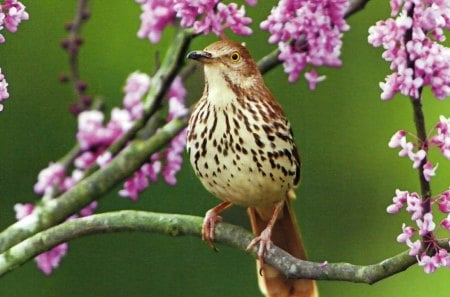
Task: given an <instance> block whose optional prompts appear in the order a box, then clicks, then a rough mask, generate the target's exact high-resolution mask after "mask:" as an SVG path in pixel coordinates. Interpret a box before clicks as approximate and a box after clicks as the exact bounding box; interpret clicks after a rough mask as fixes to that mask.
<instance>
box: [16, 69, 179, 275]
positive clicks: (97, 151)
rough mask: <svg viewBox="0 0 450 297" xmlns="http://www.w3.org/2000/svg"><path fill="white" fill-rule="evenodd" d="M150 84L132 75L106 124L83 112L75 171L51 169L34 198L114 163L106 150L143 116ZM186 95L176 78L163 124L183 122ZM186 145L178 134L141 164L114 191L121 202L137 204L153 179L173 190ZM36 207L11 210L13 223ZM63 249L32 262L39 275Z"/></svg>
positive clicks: (49, 268) (44, 172) (54, 263)
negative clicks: (128, 200) (91, 169)
mask: <svg viewBox="0 0 450 297" xmlns="http://www.w3.org/2000/svg"><path fill="white" fill-rule="evenodd" d="M150 83H151V79H150V77H149V76H148V75H146V74H144V73H140V72H134V73H132V74H131V75H130V76H129V77H128V79H127V82H126V85H125V88H124V90H125V96H124V99H123V103H124V106H125V108H124V109H120V108H114V109H113V110H112V111H111V117H110V120H109V121H108V122H107V123H106V124H104V117H105V116H104V114H103V113H102V112H100V111H96V110H91V111H84V112H82V113H80V114H79V116H78V133H77V140H78V141H79V143H80V148H81V150H82V152H81V153H80V155H79V156H78V157H77V158H75V160H74V167H75V169H74V170H73V171H72V174H71V175H68V174H67V173H66V169H65V168H64V166H63V165H62V164H60V163H50V164H49V166H48V167H47V168H45V169H43V170H42V171H41V172H40V173H39V176H38V181H37V183H36V184H35V185H34V191H35V192H36V193H37V194H40V195H45V196H48V197H52V196H55V194H57V193H60V192H64V191H67V190H68V189H70V188H71V187H73V186H74V185H75V184H76V183H77V182H79V181H80V180H81V178H82V176H83V172H84V171H85V170H86V169H88V168H89V167H91V166H92V165H93V164H95V163H97V164H99V166H101V167H103V166H106V165H107V164H108V163H109V162H110V161H111V160H112V158H113V156H112V155H111V153H110V152H108V151H107V149H108V147H109V146H110V145H111V144H112V143H113V142H114V141H115V140H117V139H118V138H119V137H120V136H122V135H123V134H124V133H126V131H128V129H130V127H131V126H132V125H133V123H134V122H135V121H136V120H138V119H140V118H141V117H142V116H143V112H144V111H143V104H142V98H143V96H144V95H145V94H146V93H147V92H148V90H149V88H150ZM185 96H186V90H185V88H184V86H183V82H182V80H181V78H180V77H177V78H176V79H175V80H174V81H173V83H172V85H171V87H170V89H169V92H168V95H167V98H168V103H169V104H168V105H169V112H168V115H167V121H170V120H172V119H175V118H179V117H182V116H185V115H186V114H187V113H188V109H187V108H186V106H185V103H184V97H185ZM185 145H186V131H185V130H183V131H182V132H180V133H179V134H178V135H177V136H176V137H174V138H173V139H172V141H171V142H170V144H169V145H168V147H167V148H166V149H165V150H163V151H161V152H158V153H155V154H153V155H152V156H151V158H150V162H149V163H146V164H144V165H143V166H142V167H141V168H140V169H139V170H138V171H137V172H136V173H135V175H134V176H133V177H131V178H130V179H128V180H127V181H126V182H125V184H124V189H123V190H120V191H119V194H120V195H121V196H125V197H130V198H131V199H133V200H137V198H138V194H139V193H140V192H142V191H143V190H144V189H145V188H147V187H148V185H149V182H156V181H157V177H158V174H160V173H161V174H162V175H163V177H164V180H165V181H166V182H167V183H168V184H170V185H174V184H175V183H176V178H175V175H176V173H178V171H179V170H180V169H181V165H182V162H183V159H182V157H181V154H182V152H183V151H184V148H185ZM96 207H97V202H96V201H94V202H92V203H91V204H90V205H88V206H87V207H85V208H84V209H82V210H81V211H80V212H79V214H78V215H73V216H71V217H70V218H68V220H70V219H74V218H77V217H79V216H89V215H92V213H93V211H94V210H95V208H96ZM34 209H35V207H34V205H32V204H16V206H15V210H16V217H17V219H18V220H20V219H22V218H24V217H26V216H28V215H30V214H32V213H33V211H34ZM67 249H68V245H67V243H62V244H60V245H58V246H56V247H54V248H52V249H51V250H49V251H48V252H45V253H43V254H41V255H39V256H37V257H36V262H37V264H38V267H39V269H41V270H42V271H43V272H44V273H45V274H46V275H49V274H51V273H52V271H53V269H54V268H56V267H57V266H58V265H59V263H60V261H61V258H62V257H63V256H64V255H65V254H66V253H67Z"/></svg>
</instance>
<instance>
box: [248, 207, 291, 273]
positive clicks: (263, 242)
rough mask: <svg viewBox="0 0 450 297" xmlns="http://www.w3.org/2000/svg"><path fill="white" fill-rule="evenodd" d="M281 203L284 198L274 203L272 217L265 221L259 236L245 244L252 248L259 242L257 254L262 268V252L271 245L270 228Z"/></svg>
mask: <svg viewBox="0 0 450 297" xmlns="http://www.w3.org/2000/svg"><path fill="white" fill-rule="evenodd" d="M283 205H284V200H282V201H280V202H278V203H276V204H275V206H274V209H273V213H272V217H271V218H270V220H269V223H267V226H266V228H265V229H264V230H262V231H261V234H259V236H257V237H255V238H254V239H253V240H252V241H251V242H250V244H249V245H248V246H247V250H250V249H251V248H253V247H254V246H255V245H257V244H258V243H259V247H258V251H257V254H258V261H259V267H260V268H262V267H263V265H264V260H263V256H264V252H265V251H266V250H269V249H270V246H271V245H272V240H271V239H270V238H271V235H272V228H273V226H274V225H275V223H276V221H277V219H278V215H279V214H280V211H281V210H282V209H283Z"/></svg>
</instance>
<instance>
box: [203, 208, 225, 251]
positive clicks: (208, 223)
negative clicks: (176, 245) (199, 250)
mask: <svg viewBox="0 0 450 297" xmlns="http://www.w3.org/2000/svg"><path fill="white" fill-rule="evenodd" d="M218 222H222V217H221V216H219V215H218V214H217V212H216V210H215V209H214V208H213V209H210V210H208V211H207V212H206V214H205V218H204V219H203V226H202V239H203V240H204V241H207V242H208V244H209V245H210V246H211V247H212V248H213V249H214V250H217V248H216V245H215V244H214V231H215V229H216V224H217V223H218Z"/></svg>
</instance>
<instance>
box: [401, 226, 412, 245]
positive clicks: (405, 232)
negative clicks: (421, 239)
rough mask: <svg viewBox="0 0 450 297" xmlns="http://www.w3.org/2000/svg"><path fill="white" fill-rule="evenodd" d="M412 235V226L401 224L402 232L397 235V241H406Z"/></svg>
mask: <svg viewBox="0 0 450 297" xmlns="http://www.w3.org/2000/svg"><path fill="white" fill-rule="evenodd" d="M413 235H414V228H413V227H410V226H406V225H405V224H403V225H402V233H400V235H398V236H397V242H400V243H406V242H407V241H408V240H410V239H411V237H413Z"/></svg>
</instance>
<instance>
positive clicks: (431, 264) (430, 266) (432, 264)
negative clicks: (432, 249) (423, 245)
mask: <svg viewBox="0 0 450 297" xmlns="http://www.w3.org/2000/svg"><path fill="white" fill-rule="evenodd" d="M419 265H420V266H423V269H424V271H425V273H433V272H435V271H436V268H438V267H439V261H438V259H437V258H436V257H435V256H432V257H430V256H428V255H424V256H422V258H421V259H420V260H419Z"/></svg>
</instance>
